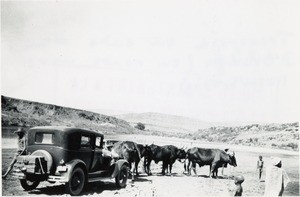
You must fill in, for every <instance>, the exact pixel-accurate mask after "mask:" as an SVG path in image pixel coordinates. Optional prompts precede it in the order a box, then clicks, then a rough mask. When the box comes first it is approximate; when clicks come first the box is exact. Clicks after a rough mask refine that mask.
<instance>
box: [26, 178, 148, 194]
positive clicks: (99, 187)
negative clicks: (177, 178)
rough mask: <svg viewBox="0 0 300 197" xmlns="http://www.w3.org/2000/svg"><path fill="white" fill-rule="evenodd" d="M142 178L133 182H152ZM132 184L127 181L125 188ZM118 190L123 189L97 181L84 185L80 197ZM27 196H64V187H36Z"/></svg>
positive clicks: (112, 183)
mask: <svg viewBox="0 0 300 197" xmlns="http://www.w3.org/2000/svg"><path fill="white" fill-rule="evenodd" d="M143 177H147V176H146V175H144V176H139V177H136V179H135V181H134V182H152V180H149V179H146V178H143ZM134 182H131V180H130V179H128V181H127V187H128V186H130V185H131V184H134ZM120 189H123V188H119V187H117V186H116V184H115V182H114V181H105V182H102V181H99V182H94V183H88V184H86V186H85V189H84V191H83V192H82V194H81V195H93V194H101V193H102V192H103V191H116V192H117V191H118V190H120ZM28 194H34V195H55V196H59V195H65V194H66V190H65V186H64V185H63V184H60V185H49V186H43V187H38V188H36V189H34V190H31V191H29V192H28Z"/></svg>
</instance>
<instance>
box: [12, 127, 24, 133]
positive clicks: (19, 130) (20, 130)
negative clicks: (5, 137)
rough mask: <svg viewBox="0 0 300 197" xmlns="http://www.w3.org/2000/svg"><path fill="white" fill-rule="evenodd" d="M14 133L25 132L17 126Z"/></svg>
mask: <svg viewBox="0 0 300 197" xmlns="http://www.w3.org/2000/svg"><path fill="white" fill-rule="evenodd" d="M14 133H16V134H19V133H25V131H24V130H23V129H22V128H19V129H18V130H16V131H15V132H14Z"/></svg>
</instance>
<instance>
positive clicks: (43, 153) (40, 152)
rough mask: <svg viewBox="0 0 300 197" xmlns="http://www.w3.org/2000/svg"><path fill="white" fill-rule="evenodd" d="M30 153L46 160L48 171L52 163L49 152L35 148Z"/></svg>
mask: <svg viewBox="0 0 300 197" xmlns="http://www.w3.org/2000/svg"><path fill="white" fill-rule="evenodd" d="M31 155H35V156H42V157H44V158H45V160H46V162H47V173H50V170H51V168H52V164H53V159H52V156H51V155H50V153H49V152H47V151H45V150H36V151H34V152H33V153H32V154H31Z"/></svg>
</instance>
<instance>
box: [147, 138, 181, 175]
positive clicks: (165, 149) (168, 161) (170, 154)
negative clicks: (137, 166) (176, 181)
mask: <svg viewBox="0 0 300 197" xmlns="http://www.w3.org/2000/svg"><path fill="white" fill-rule="evenodd" d="M148 147H149V148H150V149H148V150H149V151H148V152H147V156H145V163H144V165H145V166H144V168H145V171H146V173H147V174H148V175H151V174H152V173H151V170H150V164H151V161H152V160H154V162H155V163H158V162H160V161H162V162H163V166H162V175H165V171H166V170H168V167H169V173H170V174H172V165H173V164H174V162H175V161H176V159H179V160H180V159H185V157H186V153H185V151H184V150H183V149H179V148H177V147H176V146H173V145H166V146H157V145H154V144H151V145H150V146H148Z"/></svg>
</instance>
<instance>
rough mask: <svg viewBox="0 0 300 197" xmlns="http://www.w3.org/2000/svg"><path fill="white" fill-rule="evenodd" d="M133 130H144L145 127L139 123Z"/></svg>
mask: <svg viewBox="0 0 300 197" xmlns="http://www.w3.org/2000/svg"><path fill="white" fill-rule="evenodd" d="M135 128H136V129H139V130H144V129H145V125H144V124H143V123H141V122H139V123H137V124H136V125H135Z"/></svg>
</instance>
